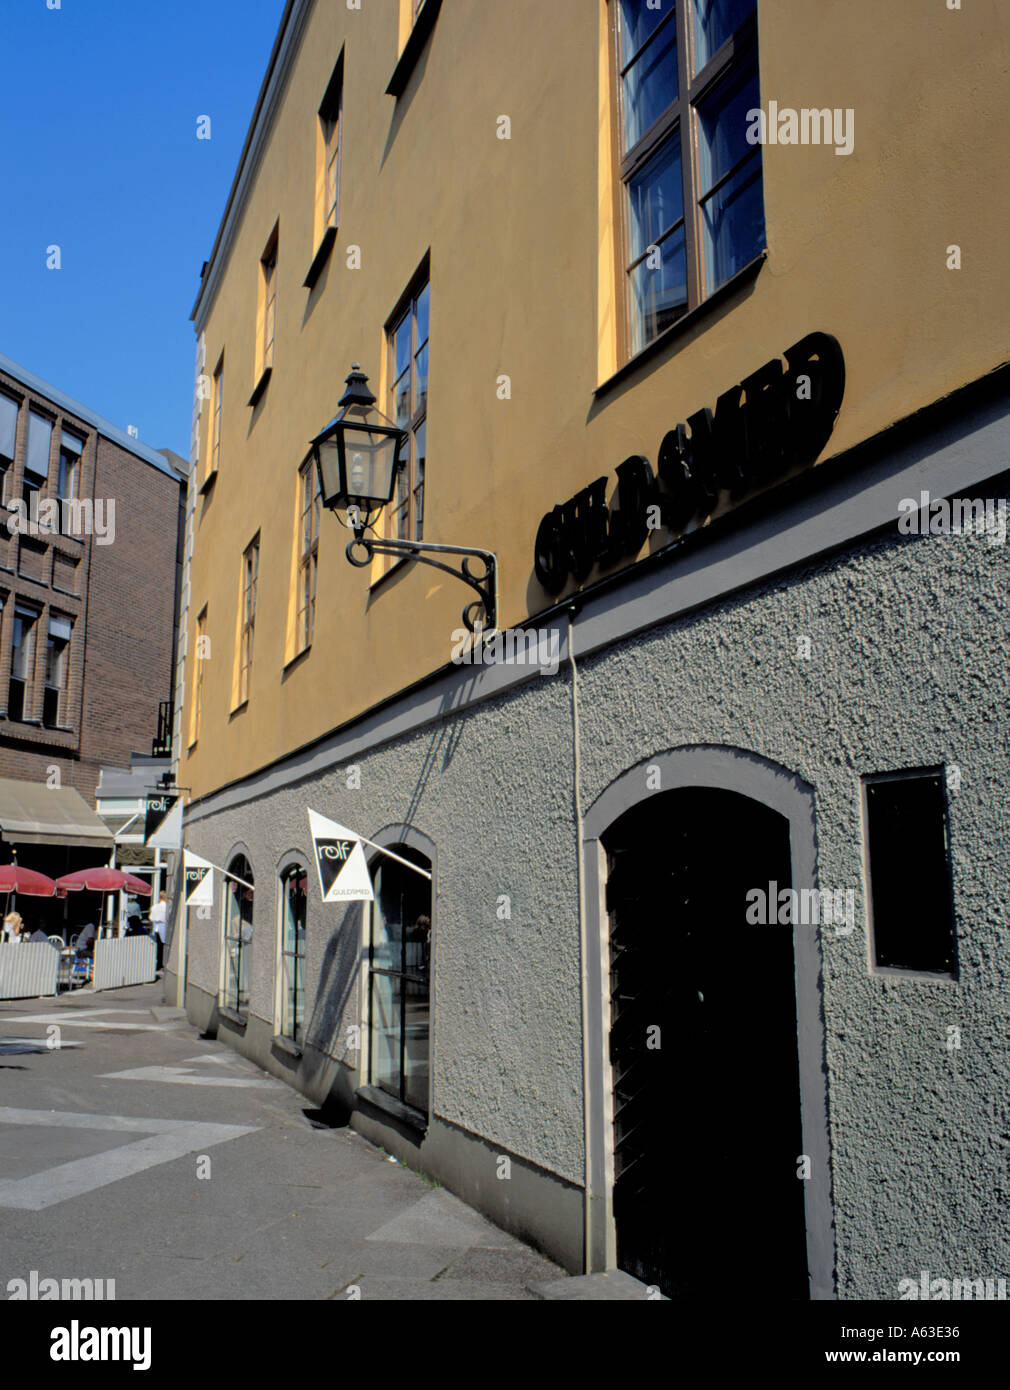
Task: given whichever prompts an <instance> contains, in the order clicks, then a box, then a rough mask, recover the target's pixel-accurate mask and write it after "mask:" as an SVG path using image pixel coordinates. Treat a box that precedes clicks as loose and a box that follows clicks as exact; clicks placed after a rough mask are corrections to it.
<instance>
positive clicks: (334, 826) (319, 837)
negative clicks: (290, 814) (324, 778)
mask: <svg viewBox="0 0 1010 1390" xmlns="http://www.w3.org/2000/svg"><path fill="white" fill-rule="evenodd" d="M309 827H310V829H311V831H312V846H313V849H314V851H315V856H316V868H317V869H318V870H319V891H320V893H321V894H322V897H323V902H324V903H336V902H367V903H370V902H372V901H373V900H374V898H375V894H374V893H373V892H372V878H371V875H370V874H369V872H368V864H367V863H366V862H365V851H364V850H363V849H362V846H361V837H360V836H359V835H356V834H355V833H354V831H353V830H348V829H347V827H346V826H343V825H338V823H337V822H336V821H335V820H327V818H326V817H325V816H321V815H319V813H318V812H317V811H309Z"/></svg>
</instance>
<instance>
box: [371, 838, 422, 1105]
mask: <svg viewBox="0 0 1010 1390" xmlns="http://www.w3.org/2000/svg"><path fill="white" fill-rule="evenodd" d="M391 848H393V849H394V852H395V853H396V854H398V855H399V856H400V857H401V858H403V859H408V860H409V861H410V862H411V863H412V864H417V865H418V866H419V867H420V868H422V869H424V870H425V872H426V873H429V874H430V873H431V861H430V860H429V859H427V858H426V857H425V856H424V855H423V854H421V853H419V852H418V851H416V850H412V849H410V848H408V847H407V846H404V845H396V846H395V847H394V846H391ZM374 882H375V902H374V903H373V904H372V909H371V916H370V929H369V942H368V967H369V1007H368V1014H369V1053H368V1056H369V1079H370V1081H371V1084H372V1085H373V1086H377V1087H379V1088H380V1089H381V1090H383V1091H386V1092H388V1094H389V1095H391V1096H393V1097H394V1098H395V1099H396V1100H399V1101H401V1102H403V1103H404V1104H405V1105H409V1106H412V1107H413V1108H414V1109H415V1110H418V1111H421V1112H422V1113H424V1114H425V1115H426V1114H427V1113H428V1068H429V1034H430V1013H429V1007H430V975H431V880H430V879H427V878H424V877H423V876H422V875H421V874H418V873H415V872H414V870H412V869H409V868H407V867H406V866H405V865H402V864H398V863H397V862H396V861H395V860H393V859H386V858H380V860H379V862H378V863H377V864H376V866H375V869H374Z"/></svg>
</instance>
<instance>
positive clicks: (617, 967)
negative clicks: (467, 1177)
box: [601, 787, 809, 1299]
mask: <svg viewBox="0 0 1010 1390" xmlns="http://www.w3.org/2000/svg"><path fill="white" fill-rule="evenodd" d="M601 838H602V843H603V846H604V849H605V850H606V853H607V867H608V873H607V898H606V905H607V911H608V915H609V927H610V1002H611V1014H610V1017H611V1031H610V1061H611V1070H612V1077H613V1144H614V1187H613V1212H614V1223H615V1227H616V1235H617V1263H618V1266H619V1267H620V1268H622V1269H625V1270H627V1271H628V1272H629V1273H631V1274H633V1275H635V1276H636V1277H637V1278H639V1279H642V1280H643V1281H645V1282H646V1283H648V1284H651V1285H658V1286H659V1288H660V1289H661V1290H662V1291H663V1292H664V1293H665V1294H666V1295H667V1296H668V1297H670V1298H696V1297H697V1298H709V1299H710V1298H712V1297H718V1296H719V1294H720V1292H721V1291H726V1292H728V1291H729V1290H730V1289H731V1288H734V1287H736V1288H737V1289H739V1287H740V1286H741V1281H744V1285H745V1286H746V1287H747V1288H749V1289H750V1290H751V1291H752V1292H753V1293H754V1294H755V1295H756V1296H759V1297H760V1296H762V1295H767V1296H768V1297H773V1298H776V1299H780V1298H792V1299H805V1298H807V1297H808V1296H809V1284H808V1278H807V1265H806V1233H805V1223H804V1192H803V1182H802V1181H801V1180H800V1178H799V1177H798V1173H797V1164H798V1160H799V1156H800V1155H801V1153H802V1138H801V1111H800V1093H799V1065H798V1055H797V1028H796V988H795V968H794V960H793V928H792V926H791V925H778V926H776V925H770V926H769V925H766V926H756V925H749V924H748V922H747V909H748V897H747V895H748V893H751V892H752V890H755V889H758V890H761V891H762V892H765V893H767V892H769V891H772V892H777V891H780V890H781V889H783V888H787V887H789V886H790V879H791V866H790V853H789V823H788V822H787V821H786V819H785V818H784V817H783V816H781V815H779V814H778V812H776V811H773V810H771V809H769V808H768V807H767V806H764V805H762V804H761V803H760V802H758V801H754V800H752V799H751V798H750V797H746V796H743V795H740V794H739V793H736V792H730V791H724V790H719V789H714V788H709V787H686V788H679V789H677V790H673V791H668V792H656V793H655V794H654V795H653V796H651V797H649V798H647V799H646V800H645V801H643V802H640V803H638V804H637V805H636V806H634V807H632V808H631V809H630V810H628V811H627V812H625V814H623V815H622V816H621V817H620V818H619V819H618V820H617V821H615V822H614V823H613V824H612V825H611V826H610V828H609V829H608V830H607V831H606V832H605V833H604V834H603V836H602V837H601ZM770 885H774V887H773V888H770Z"/></svg>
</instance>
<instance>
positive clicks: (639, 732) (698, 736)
mask: <svg viewBox="0 0 1010 1390" xmlns="http://www.w3.org/2000/svg"><path fill="white" fill-rule="evenodd" d="M1008 581H1010V557H1008V552H1007V548H1006V546H1000V545H990V543H989V540H988V538H983V537H979V536H961V537H957V536H949V537H928V538H923V539H909V540H907V541H898V542H895V541H894V540H893V539H891V540H888V541H879V542H877V543H875V544H873V545H870V546H867V547H864V549H863V551H862V553H860V554H858V555H851V556H843V557H839V558H837V559H835V560H828V561H825V562H823V563H821V564H819V565H817V566H816V567H811V568H809V569H806V570H803V571H799V572H796V573H793V574H791V575H789V576H788V577H787V578H785V579H783V580H782V581H781V582H778V583H775V584H773V585H770V586H768V587H766V588H763V589H761V590H760V591H758V592H755V593H752V594H750V595H748V596H746V597H744V598H740V599H737V600H735V601H731V602H730V603H729V604H727V605H725V606H724V607H722V608H720V609H718V610H708V611H706V612H704V613H702V614H700V615H696V616H695V617H693V618H689V619H685V620H684V621H681V622H678V623H677V624H675V625H673V626H671V627H668V628H666V629H664V630H662V631H658V632H655V633H653V634H651V635H650V636H648V637H646V638H643V639H641V640H637V641H634V642H631V643H627V644H624V645H622V646H621V647H620V648H618V649H615V650H613V651H612V652H610V653H609V654H608V655H607V656H605V657H603V658H600V659H596V660H593V661H591V662H587V663H586V664H585V665H584V667H583V668H582V672H581V697H582V698H581V701H580V716H581V722H582V733H583V738H582V765H583V769H584V774H583V775H584V785H583V802H584V805H586V806H588V805H589V804H591V802H592V800H593V799H594V798H595V797H596V796H598V795H599V794H600V792H601V791H603V789H604V788H605V787H606V786H607V784H608V783H609V782H610V781H612V780H613V778H614V776H615V775H616V774H618V773H620V772H622V771H624V770H625V769H626V768H628V767H630V766H633V765H634V764H636V763H638V762H639V761H641V759H642V758H643V757H647V756H648V755H649V754H650V753H652V752H658V751H660V750H662V749H665V748H670V747H674V746H677V745H681V744H690V743H698V742H701V743H725V744H730V745H734V746H736V747H740V748H745V749H748V750H751V751H754V752H756V753H760V754H761V755H762V756H764V757H766V758H769V759H771V760H772V761H774V762H777V763H780V764H781V765H783V766H784V767H786V768H788V769H790V770H791V771H793V772H796V773H798V774H799V775H800V776H801V777H803V778H804V779H805V780H806V781H807V782H809V783H810V784H811V785H812V786H813V787H814V788H815V792H816V799H817V849H818V872H819V879H820V883H821V885H822V886H830V887H852V888H855V889H856V890H857V892H856V904H857V915H856V930H855V931H854V932H853V934H852V935H851V936H848V937H846V936H842V935H838V934H836V933H835V932H834V930H833V929H832V930H828V931H826V932H824V933H823V945H824V957H825V965H824V972H825V1014H826V1027H827V1064H828V1078H829V1095H828V1103H829V1122H830V1127H831V1150H832V1165H833V1181H834V1203H835V1219H836V1227H837V1229H836V1240H837V1262H838V1274H839V1296H840V1297H842V1298H878V1299H879V1298H896V1297H897V1293H898V1281H899V1280H900V1279H902V1278H905V1277H910V1278H916V1279H918V1277H919V1272H920V1271H921V1270H923V1269H929V1270H931V1271H932V1272H933V1274H934V1276H945V1277H947V1278H951V1277H955V1276H958V1275H961V1274H965V1275H974V1276H977V1277H978V1276H986V1275H992V1276H998V1275H1000V1274H1005V1273H1006V1270H1007V1268H1008V1266H1010V1243H1008V1233H1007V1229H1006V1224H1005V1222H1003V1221H1002V1220H999V1219H994V1217H995V1216H996V1214H997V1213H1000V1212H1002V1211H1003V1210H1004V1209H1005V1206H1006V1199H1007V1196H1008V1186H1010V1182H1008V1176H1007V1172H1008V1170H1007V1158H1008V1154H1007V1125H1006V1105H1005V1095H1006V1075H1007V1061H1008V1051H1007V1041H1006V1031H1007V1030H1006V1023H1007V1007H1006V988H1007V978H1006V956H1005V951H1006V925H1005V924H1006V917H1007V908H1008V905H1010V904H1008V897H1010V894H1008V889H1007V881H1006V853H1007V851H1006V844H1007V813H1006V806H1005V799H1004V798H1005V793H1004V790H1003V789H1004V788H1005V787H1006V785H1007V777H1008V755H1007V743H1006V732H1005V723H1004V721H1005V711H1006V707H1007V698H1008V694H1010V680H1008V675H1007V664H1006V655H1005V651H1006V640H1007V629H1008V619H1007V608H1006V593H1007V587H1008ZM799 635H808V636H810V637H811V638H812V639H813V641H812V652H813V655H812V658H811V659H810V660H800V659H797V641H796V638H797V636H799ZM616 692H620V696H619V698H615V693H616ZM936 764H956V765H957V766H958V767H959V768H960V770H961V777H962V782H961V787H960V790H959V791H957V793H956V794H951V795H950V797H949V802H950V830H951V844H952V873H953V883H954V896H955V909H956V917H957V934H958V948H959V953H960V967H961V978H960V982H959V983H956V984H955V983H952V982H949V981H940V980H936V981H929V980H913V979H904V978H903V979H897V978H894V977H884V976H871V975H870V973H869V970H868V944H867V931H866V915H865V892H864V876H863V842H862V826H861V806H860V793H861V787H860V777H861V775H863V774H866V773H872V772H880V771H885V770H889V769H892V768H902V767H921V766H929V765H936ZM907 874H908V906H909V911H910V912H914V911H915V901H916V891H917V889H916V865H915V863H909V864H908V865H907ZM727 965H728V966H729V965H731V962H727ZM950 1025H958V1026H959V1027H960V1028H961V1030H962V1040H961V1043H962V1045H961V1048H960V1050H955V1051H948V1049H947V1046H946V1043H947V1036H948V1034H947V1029H948V1026H950ZM742 1138H743V1140H744V1142H747V1140H748V1138H749V1137H748V1136H742ZM750 1138H753V1137H750Z"/></svg>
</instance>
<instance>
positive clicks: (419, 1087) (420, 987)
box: [403, 980, 429, 1111]
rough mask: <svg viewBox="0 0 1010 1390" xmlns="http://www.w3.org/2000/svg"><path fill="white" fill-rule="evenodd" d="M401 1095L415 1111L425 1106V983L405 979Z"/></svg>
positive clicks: (426, 1058)
mask: <svg viewBox="0 0 1010 1390" xmlns="http://www.w3.org/2000/svg"><path fill="white" fill-rule="evenodd" d="M404 988H405V990H406V998H405V1000H404V1004H405V1009H406V1013H405V1017H404V1038H403V1098H404V1100H405V1101H406V1102H407V1104H408V1105H413V1106H415V1107H416V1108H417V1109H418V1110H424V1111H427V1109H428V1023H429V1013H428V984H427V981H425V982H424V983H421V982H420V981H419V980H405V981H404Z"/></svg>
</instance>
